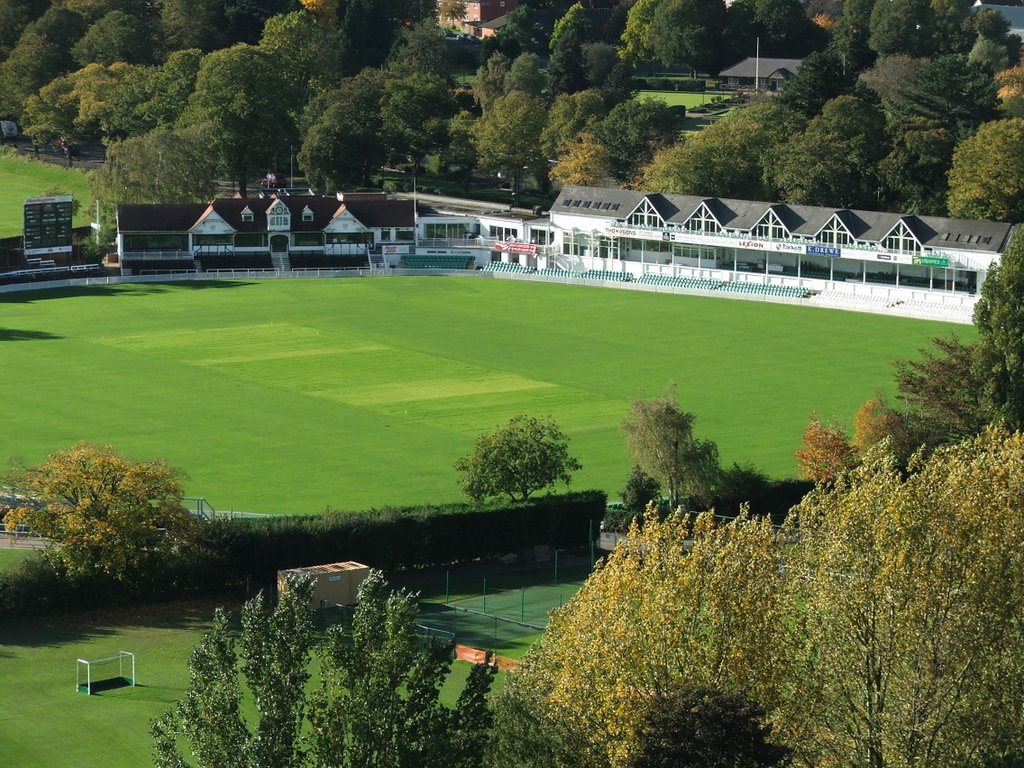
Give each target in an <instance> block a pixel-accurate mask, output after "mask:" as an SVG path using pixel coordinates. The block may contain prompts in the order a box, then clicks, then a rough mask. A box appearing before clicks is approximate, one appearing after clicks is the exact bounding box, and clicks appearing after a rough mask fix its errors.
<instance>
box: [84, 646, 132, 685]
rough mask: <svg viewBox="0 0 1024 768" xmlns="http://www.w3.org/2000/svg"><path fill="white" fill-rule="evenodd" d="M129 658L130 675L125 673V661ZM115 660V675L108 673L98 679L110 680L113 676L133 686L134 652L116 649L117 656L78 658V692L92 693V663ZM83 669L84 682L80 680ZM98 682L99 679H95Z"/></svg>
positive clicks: (104, 662)
mask: <svg viewBox="0 0 1024 768" xmlns="http://www.w3.org/2000/svg"><path fill="white" fill-rule="evenodd" d="M128 660H131V675H130V676H129V675H126V674H125V662H126V661H128ZM114 661H116V662H117V675H108V676H106V677H102V678H100V680H110V679H112V678H115V677H119V678H121V680H123V681H125V683H126V684H127V685H130V686H132V687H133V688H134V687H135V654H134V653H131V652H130V651H118V652H117V656H108V657H107V658H105V659H79V660H78V664H77V665H76V667H75V690H76V691H78V692H79V693H84V694H87V695H89V696H91V695H92V686H93V682H94V681H93V679H92V666H93V664H108V663H111V662H114ZM83 669H84V671H85V683H84V684H83V682H82V671H83ZM96 682H99V681H96Z"/></svg>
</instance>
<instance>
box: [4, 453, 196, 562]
mask: <svg viewBox="0 0 1024 768" xmlns="http://www.w3.org/2000/svg"><path fill="white" fill-rule="evenodd" d="M182 479H183V475H182V472H181V471H180V470H178V469H175V468H173V467H171V466H170V465H169V464H167V462H166V461H164V460H163V459H158V460H155V461H147V462H136V461H133V460H131V459H129V458H126V457H125V456H122V455H120V454H119V453H117V452H116V451H114V449H113V448H111V447H110V446H109V445H108V446H96V445H92V444H90V443H86V442H81V443H79V444H78V445H76V446H74V447H73V448H70V449H68V450H66V451H57V452H56V453H53V454H51V455H50V456H49V457H48V458H47V459H46V461H45V462H43V463H42V464H40V465H39V466H38V467H28V468H20V469H18V470H16V471H15V472H14V473H12V475H11V476H10V477H9V478H7V481H6V482H7V483H9V484H10V485H11V486H12V487H13V488H14V489H15V491H17V493H18V494H20V495H21V496H22V497H23V498H24V499H26V501H27V502H28V503H25V504H24V505H22V506H20V507H16V508H13V509H11V510H9V511H8V512H7V515H6V517H5V518H4V523H5V525H6V527H7V529H8V530H10V529H11V528H13V527H14V526H15V525H19V524H24V525H28V526H29V527H31V529H32V530H33V531H35V532H36V533H38V534H40V535H42V536H43V537H44V538H46V539H49V540H50V541H51V542H53V544H54V546H53V547H51V548H50V549H48V550H47V554H48V555H49V556H51V557H53V558H55V559H56V560H57V561H59V562H60V563H61V564H62V565H63V566H64V567H65V568H66V569H67V570H68V572H69V573H72V574H76V573H80V574H88V573H106V574H108V575H109V576H111V577H113V578H114V579H116V580H118V581H131V580H132V579H133V578H134V576H135V575H137V574H139V573H140V572H141V571H142V570H143V569H144V568H145V567H146V566H148V565H151V564H152V563H153V562H154V561H157V560H159V559H160V558H161V557H163V556H164V555H166V554H168V553H170V552H172V551H174V550H175V549H177V548H179V547H180V546H182V545H183V544H185V543H187V542H188V541H190V540H191V539H192V537H193V534H194V532H195V524H194V522H193V520H192V517H191V516H190V515H189V513H188V511H187V510H185V509H184V507H183V506H182V487H181V481H182Z"/></svg>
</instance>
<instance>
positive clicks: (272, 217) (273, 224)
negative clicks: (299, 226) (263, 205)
mask: <svg viewBox="0 0 1024 768" xmlns="http://www.w3.org/2000/svg"><path fill="white" fill-rule="evenodd" d="M291 228H292V213H291V211H289V210H288V206H287V205H285V204H284V202H283V201H281V200H275V201H274V203H273V205H271V206H270V208H269V209H268V210H267V229H269V230H272V231H277V232H287V231H288V230H289V229H291Z"/></svg>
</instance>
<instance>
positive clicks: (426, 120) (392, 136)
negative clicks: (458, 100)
mask: <svg viewBox="0 0 1024 768" xmlns="http://www.w3.org/2000/svg"><path fill="white" fill-rule="evenodd" d="M454 114H455V101H454V100H453V99H452V96H451V93H450V91H449V90H448V86H447V85H446V84H445V82H444V81H443V80H442V79H441V78H440V77H438V76H437V75H433V74H430V73H426V72H424V73H417V74H411V75H407V76H406V77H403V78H401V79H395V78H391V79H389V80H387V82H385V84H384V95H383V97H382V99H381V103H380V120H381V128H382V130H383V137H382V138H383V139H384V141H385V142H386V143H387V144H388V147H389V149H390V152H391V155H392V157H396V158H400V159H402V160H408V161H411V162H412V164H413V173H416V170H417V169H418V167H419V163H420V161H421V160H422V159H423V157H424V156H425V155H427V154H428V153H432V152H436V151H438V150H439V149H441V147H443V146H444V144H445V142H446V141H447V139H448V121H449V120H450V119H451V118H452V115H454Z"/></svg>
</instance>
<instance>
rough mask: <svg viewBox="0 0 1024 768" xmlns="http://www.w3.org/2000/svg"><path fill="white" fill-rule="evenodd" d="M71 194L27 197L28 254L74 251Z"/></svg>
mask: <svg viewBox="0 0 1024 768" xmlns="http://www.w3.org/2000/svg"><path fill="white" fill-rule="evenodd" d="M71 202H72V197H71V195H58V196H56V197H32V198H29V199H28V200H26V201H25V256H42V255H44V254H48V253H71V207H72V206H71Z"/></svg>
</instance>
